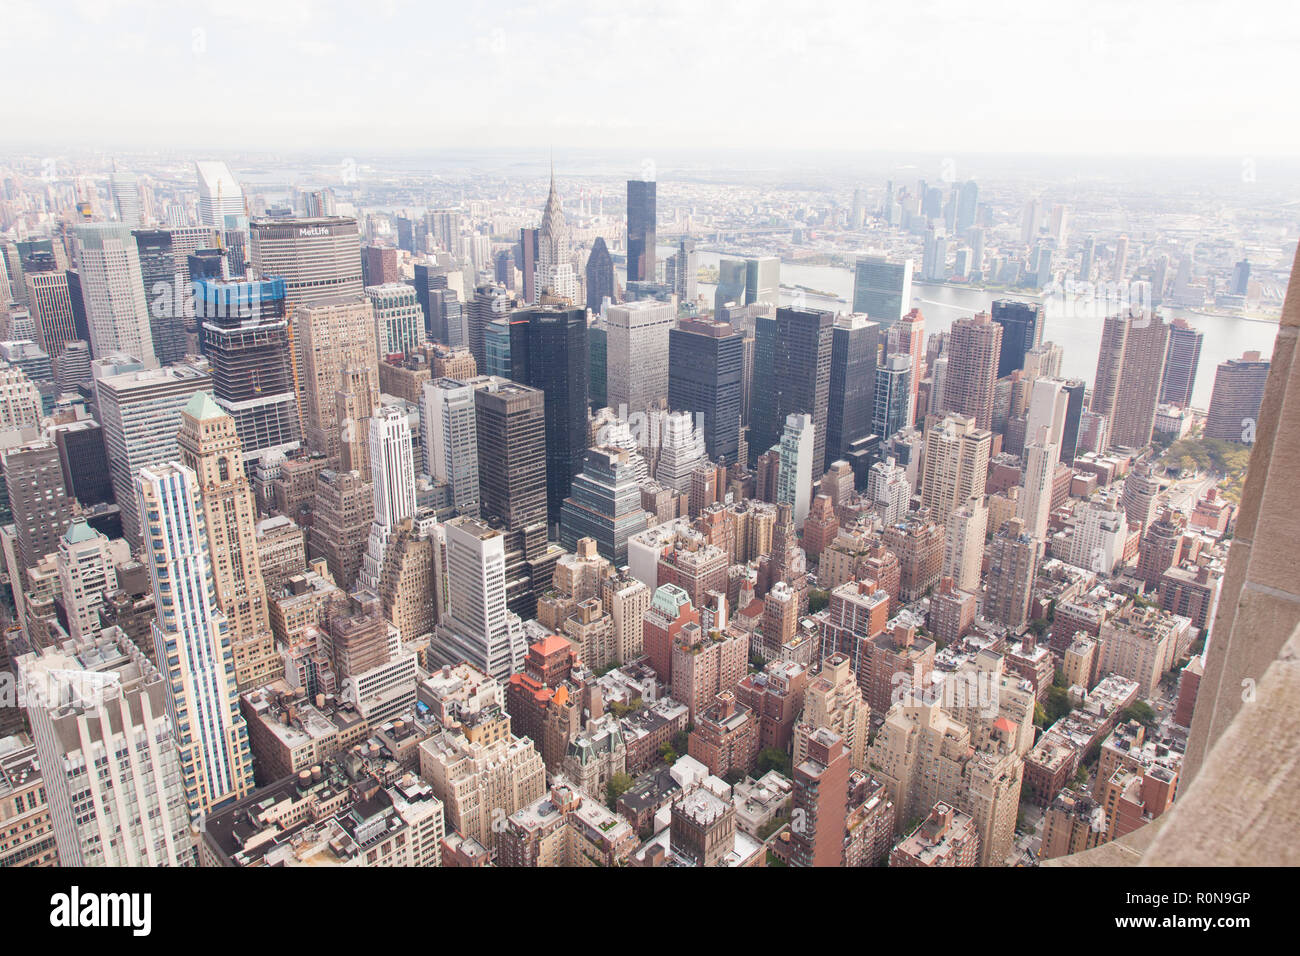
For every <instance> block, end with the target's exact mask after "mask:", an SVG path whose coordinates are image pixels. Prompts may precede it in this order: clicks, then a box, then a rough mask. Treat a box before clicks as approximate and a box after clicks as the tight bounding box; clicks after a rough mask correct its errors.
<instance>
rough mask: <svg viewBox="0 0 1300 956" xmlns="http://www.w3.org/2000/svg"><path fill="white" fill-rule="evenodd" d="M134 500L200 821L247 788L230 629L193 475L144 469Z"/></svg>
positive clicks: (158, 637) (249, 776)
mask: <svg viewBox="0 0 1300 956" xmlns="http://www.w3.org/2000/svg"><path fill="white" fill-rule="evenodd" d="M136 492H137V494H138V496H139V508H140V513H141V515H143V516H144V517H145V519H146V520H145V523H144V528H145V548H144V552H143V553H144V555H145V560H146V561H147V563H148V566H149V577H150V579H151V580H152V582H153V593H154V606H155V607H156V608H157V617H156V619H155V620H154V623H153V639H154V649H155V654H156V658H157V660H158V661H159V663H160V664H163V665H164V666H165V671H164V673H165V674H166V677H167V682H168V701H167V712H168V714H169V716H170V717H171V719H172V721H173V724H174V730H175V733H176V739H177V742H178V746H179V752H180V764H181V773H182V777H183V780H184V787H185V796H186V800H187V802H188V803H189V808H190V816H191V817H192V818H201V817H202V816H204V815H206V814H207V813H210V812H211V811H212V810H213V809H216V808H218V807H220V806H222V805H223V804H225V803H228V802H230V801H231V800H237V799H239V798H241V797H243V796H245V795H247V793H248V792H249V791H250V790H251V789H252V788H253V767H252V760H251V752H250V750H249V744H248V728H247V726H246V724H245V723H244V718H243V716H242V715H241V714H240V712H239V697H238V695H237V693H236V683H235V667H234V662H233V649H232V647H231V638H230V631H229V625H228V623H227V621H226V617H225V615H224V614H222V613H221V611H220V609H219V608H218V606H217V595H216V588H215V576H214V574H213V571H212V556H211V554H210V552H209V550H208V535H207V528H206V522H205V519H204V512H203V509H202V506H201V504H200V501H199V483H198V480H197V479H196V478H195V476H194V472H192V471H190V470H189V469H188V468H186V467H184V466H183V465H179V464H176V463H167V464H162V465H153V466H149V467H147V468H144V469H142V470H141V471H140V473H139V475H138V476H137V477H136Z"/></svg>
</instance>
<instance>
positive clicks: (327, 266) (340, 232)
mask: <svg viewBox="0 0 1300 956" xmlns="http://www.w3.org/2000/svg"><path fill="white" fill-rule="evenodd" d="M249 251H250V258H251V261H252V264H253V268H254V269H255V270H256V271H257V273H258V275H260V276H278V277H279V278H282V279H284V286H285V298H286V299H288V302H289V308H290V309H291V310H293V309H297V308H300V307H303V306H309V305H317V304H319V303H321V302H326V301H333V300H334V299H336V298H337V297H339V296H354V295H357V294H359V293H360V292H361V289H362V285H361V235H360V233H359V232H358V231H357V221H356V220H355V219H353V218H351V217H349V216H318V217H314V218H310V219H254V220H253V221H252V222H251V223H250V224H249ZM370 326H371V334H372V335H373V329H374V323H373V320H371V323H370Z"/></svg>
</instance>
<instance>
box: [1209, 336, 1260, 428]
mask: <svg viewBox="0 0 1300 956" xmlns="http://www.w3.org/2000/svg"><path fill="white" fill-rule="evenodd" d="M1269 364H1270V363H1269V362H1267V361H1265V360H1263V359H1261V358H1260V354H1259V353H1258V352H1247V353H1245V354H1244V355H1243V356H1242V357H1241V358H1239V359H1228V360H1227V361H1226V362H1220V363H1219V367H1218V368H1217V369H1216V370H1215V373H1214V392H1213V393H1212V394H1211V395H1210V411H1209V415H1208V416H1207V417H1206V420H1205V437H1206V438H1217V439H1219V440H1220V441H1232V442H1241V443H1243V444H1253V443H1254V440H1255V425H1256V423H1257V422H1258V421H1259V408H1260V405H1261V404H1262V403H1263V401H1264V386H1265V385H1266V384H1267V383H1268V370H1269Z"/></svg>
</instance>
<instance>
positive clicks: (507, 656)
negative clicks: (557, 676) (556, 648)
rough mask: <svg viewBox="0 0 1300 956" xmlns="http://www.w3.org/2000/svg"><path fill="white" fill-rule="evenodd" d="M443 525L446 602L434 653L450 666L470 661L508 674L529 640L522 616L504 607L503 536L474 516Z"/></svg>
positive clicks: (496, 673)
mask: <svg viewBox="0 0 1300 956" xmlns="http://www.w3.org/2000/svg"><path fill="white" fill-rule="evenodd" d="M444 529H445V531H446V536H447V564H446V569H447V584H446V593H447V595H448V606H447V609H446V612H445V613H444V614H443V616H442V621H441V622H440V623H439V624H438V628H437V631H436V632H435V634H434V638H433V641H432V643H431V644H430V645H429V655H430V659H431V660H432V661H433V662H434V663H435V664H437V665H444V664H445V665H451V666H455V665H456V664H459V663H461V662H462V661H468V662H469V663H471V664H473V665H474V666H475V667H477V668H478V669H479V670H481V671H483V672H484V673H487V674H490V675H491V676H492V677H495V678H496V679H497V680H506V679H508V678H509V676H510V675H511V674H513V673H514V672H515V671H517V670H518V669H519V668H520V667H522V666H523V662H524V656H525V655H526V654H527V652H528V642H527V638H526V637H525V636H524V629H523V623H522V622H521V621H520V620H519V616H518V615H517V614H514V613H513V612H511V611H510V610H509V608H507V607H506V550H505V537H504V536H503V535H502V533H501V532H500V531H498V530H496V529H494V528H489V527H488V526H487V525H486V524H484V523H483V522H482V521H480V520H478V519H477V518H470V517H460V518H453V519H451V520H450V521H448V522H447V523H446V525H444Z"/></svg>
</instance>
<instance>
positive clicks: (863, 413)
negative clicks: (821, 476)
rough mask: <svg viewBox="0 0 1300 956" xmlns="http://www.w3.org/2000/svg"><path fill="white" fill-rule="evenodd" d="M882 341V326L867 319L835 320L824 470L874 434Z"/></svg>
mask: <svg viewBox="0 0 1300 956" xmlns="http://www.w3.org/2000/svg"><path fill="white" fill-rule="evenodd" d="M879 341H880V326H879V324H878V323H876V322H871V321H868V320H867V317H866V316H865V315H854V314H848V315H845V314H841V315H838V316H836V317H835V326H834V328H833V330H832V332H831V377H830V386H829V388H828V391H827V399H828V401H829V407H828V409H827V412H826V460H825V462H823V463H819V464H818V466H817V467H819V468H821V469H822V470H825V469H827V468H829V467H830V466H831V462H833V461H836V460H838V459H840V458H843V457H845V456H846V455H847V454H848V453H849V450H850V447H851V446H852V445H853V443H854V442H855V441H857V440H858V439H860V438H865V437H867V436H868V435H870V434H871V433H872V431H871V421H872V416H873V413H874V411H875V402H876V354H877V351H878V347H879Z"/></svg>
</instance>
